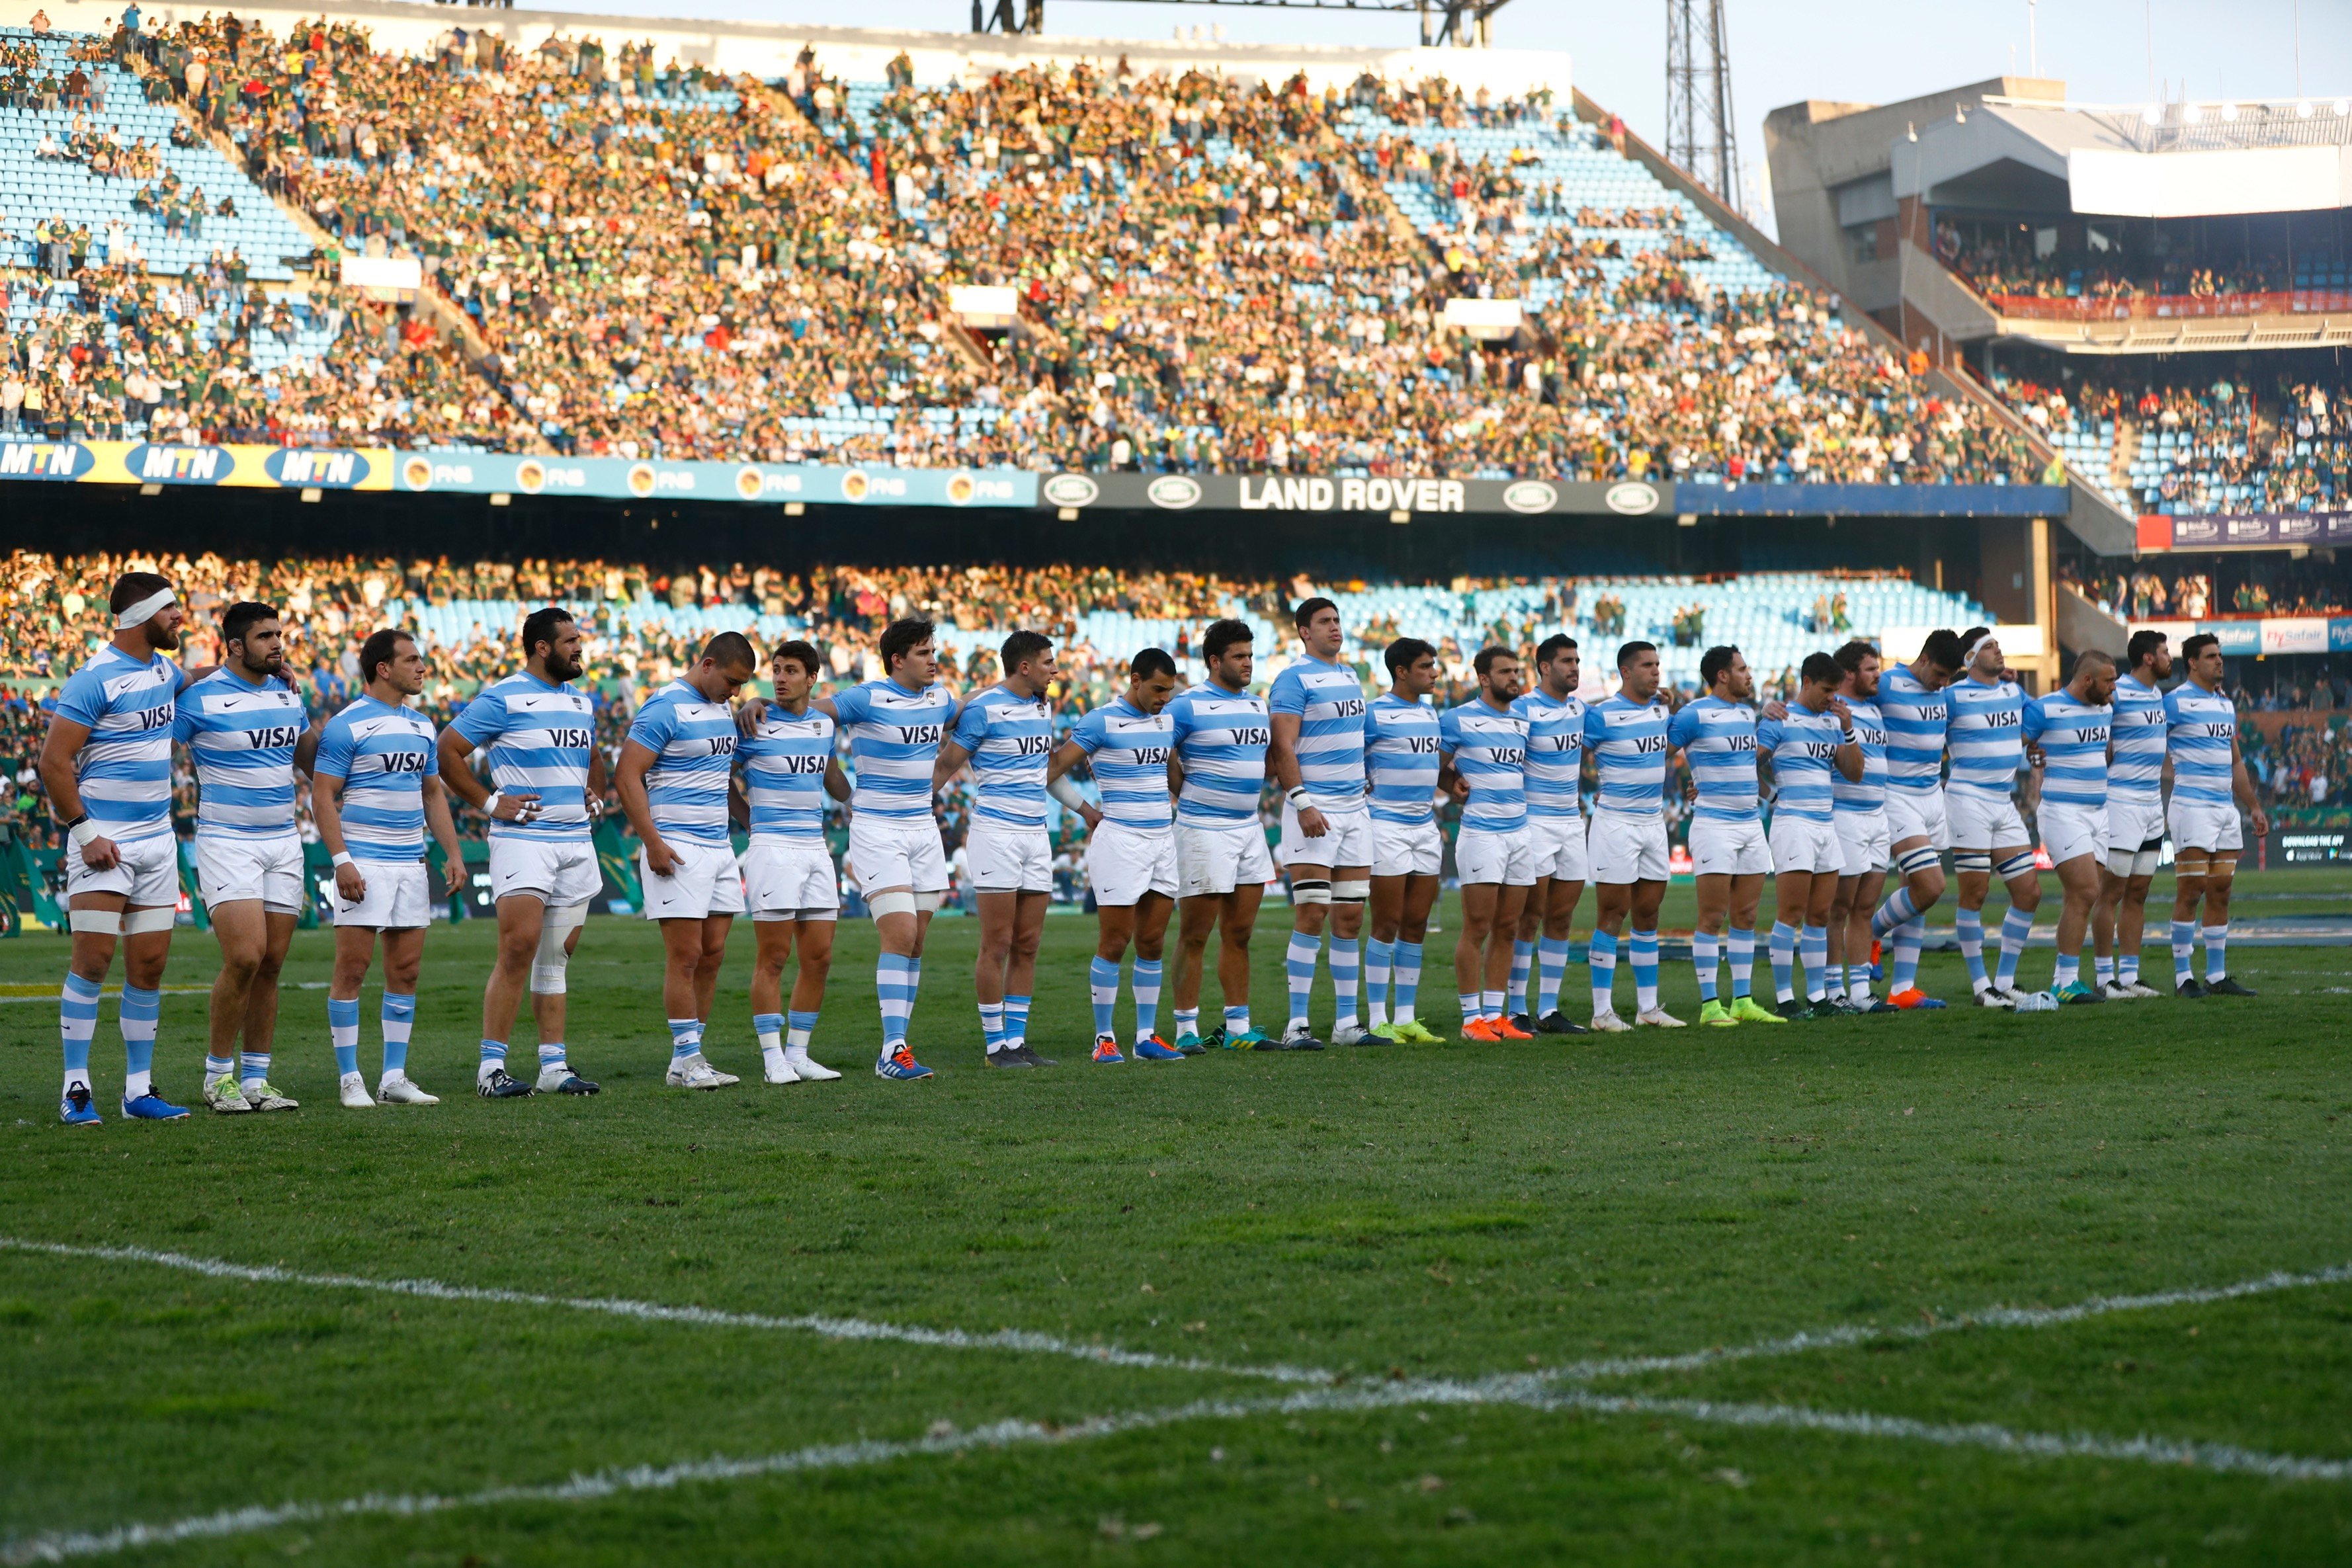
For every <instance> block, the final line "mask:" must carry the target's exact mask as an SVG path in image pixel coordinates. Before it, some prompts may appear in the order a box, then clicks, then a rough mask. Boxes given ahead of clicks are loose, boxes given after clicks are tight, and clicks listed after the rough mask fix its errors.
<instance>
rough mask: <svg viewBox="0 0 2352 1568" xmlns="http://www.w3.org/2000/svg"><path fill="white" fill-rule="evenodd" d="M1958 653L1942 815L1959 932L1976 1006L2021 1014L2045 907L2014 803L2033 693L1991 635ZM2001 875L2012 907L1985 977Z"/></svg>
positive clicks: (1972, 635) (1980, 635)
mask: <svg viewBox="0 0 2352 1568" xmlns="http://www.w3.org/2000/svg"><path fill="white" fill-rule="evenodd" d="M1960 647H1961V664H1962V667H1963V668H1964V669H1965V670H1966V671H1967V674H1966V675H1965V676H1964V677H1963V678H1962V679H1960V680H1958V681H1955V682H1954V683H1953V684H1952V685H1950V686H1949V687H1948V689H1947V690H1946V691H1945V693H1944V695H1945V696H1946V697H1947V698H1948V700H1949V701H1950V704H1951V728H1950V730H1949V732H1948V734H1947V736H1946V737H1945V745H1946V746H1947V747H1948V749H1949V750H1950V752H1951V758H1952V776H1951V779H1949V781H1948V782H1947V783H1946V784H1945V786H1944V814H1945V819H1946V821H1948V822H1949V823H1950V824H1951V830H1952V869H1953V870H1954V871H1955V872H1957V873H1958V879H1957V880H1958V883H1959V884H1960V898H1959V907H1958V909H1956V910H1954V911H1953V913H1952V925H1953V927H1954V929H1955V930H1957V931H1958V934H1959V939H1960V956H1961V958H1962V959H1964V960H1965V961H1966V962H1967V964H1968V966H1969V985H1970V986H1971V987H1972V988H1974V990H1975V992H1976V1004H1977V1006H1979V1007H1980V1008H2013V1007H2015V1006H2016V1005H2017V991H2016V988H2014V986H2013V985H2012V984H2011V982H2012V981H2014V980H2015V979H2016V978H2017V961H2018V959H2019V958H2020V957H2021V956H2023V954H2024V952H2025V943H2026V938H2027V937H2029V936H2032V934H2033V912H2034V910H2036V909H2037V908H2039V907H2040V906H2041V904H2042V873H2040V872H2039V871H2037V870H2036V869H2035V868H2034V864H2033V840H2032V836H2031V835H2030V834H2028V833H2027V832H2026V831H2025V820H2024V818H2023V817H2022V816H2021V815H2020V814H2019V812H2018V810H2017V803H2016V800H2015V799H2014V797H2015V793H2016V789H2017V776H2018V773H2019V771H2020V770H2021V769H2022V768H2023V767H2024V766H2025V741H2024V736H2023V730H2024V725H2025V688H2024V687H2022V686H2021V685H2018V684H2017V683H2016V682H2015V681H2013V680H2011V679H2010V678H2009V662H2008V660H2007V659H2005V658H2004V657H2002V655H2001V651H2000V639H1999V638H1997V637H1995V636H1994V635H1993V634H1992V632H1991V629H1990V628H1989V627H1984V626H1979V627H1976V628H1974V629H1972V630H1970V631H1969V632H1965V633H1963V634H1962V636H1961V638H1960ZM1994 873H2000V880H2001V882H2002V883H2004V884H2005V885H2006V886H2007V887H2008V889H2009V910H2008V913H2006V914H2004V915H2002V916H2001V920H2000V956H1999V957H1998V959H1996V960H1995V962H1994V965H1993V967H1992V970H1991V972H1990V973H1987V972H1986V968H1985V960H1984V903H1985V895H1986V894H1988V893H1989V892H1990V890H1991V887H1992V879H1993V875H1994Z"/></svg>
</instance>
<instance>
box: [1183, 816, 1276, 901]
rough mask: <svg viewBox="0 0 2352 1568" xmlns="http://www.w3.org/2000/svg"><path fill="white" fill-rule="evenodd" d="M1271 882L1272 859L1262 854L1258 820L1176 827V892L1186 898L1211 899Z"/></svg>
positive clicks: (1189, 824) (1263, 851)
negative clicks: (1226, 824)
mask: <svg viewBox="0 0 2352 1568" xmlns="http://www.w3.org/2000/svg"><path fill="white" fill-rule="evenodd" d="M1273 880H1274V860H1273V857H1271V856H1270V855H1268V854H1267V853H1266V852H1265V830H1264V829H1262V828H1260V827H1259V826H1258V824H1257V819H1255V817H1253V818H1251V819H1250V820H1249V821H1246V822H1236V823H1234V825H1233V826H1232V827H1229V828H1208V827H1197V826H1195V825H1193V824H1192V823H1190V822H1183V821H1179V822H1178V823H1177V824H1176V891H1177V893H1178V894H1180V895H1181V896H1182V897H1185V898H1210V897H1216V896H1220V895H1222V894H1228V893H1231V892H1233V890H1234V889H1235V888H1237V887H1243V886H1257V887H1263V886H1265V884H1266V883H1269V882H1272V881H1273Z"/></svg>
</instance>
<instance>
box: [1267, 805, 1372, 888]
mask: <svg viewBox="0 0 2352 1568" xmlns="http://www.w3.org/2000/svg"><path fill="white" fill-rule="evenodd" d="M1321 810H1322V812H1323V821H1324V822H1325V824H1326V827H1325V831H1324V833H1323V836H1322V837H1321V838H1319V839H1310V838H1308V837H1307V835H1306V834H1305V833H1303V832H1301V831H1299V830H1298V808H1297V807H1296V806H1294V805H1292V804H1291V803H1290V802H1289V801H1288V800H1285V801H1283V803H1282V863H1283V865H1284V866H1285V867H1294V866H1301V865H1319V866H1321V867H1322V868H1323V869H1324V870H1326V871H1337V870H1339V868H1340V867H1341V866H1369V865H1370V864H1371V863H1372V813H1371V810H1370V808H1369V807H1366V806H1357V807H1355V808H1354V809H1353V810H1333V809H1332V808H1331V807H1329V806H1325V807H1323V808H1321Z"/></svg>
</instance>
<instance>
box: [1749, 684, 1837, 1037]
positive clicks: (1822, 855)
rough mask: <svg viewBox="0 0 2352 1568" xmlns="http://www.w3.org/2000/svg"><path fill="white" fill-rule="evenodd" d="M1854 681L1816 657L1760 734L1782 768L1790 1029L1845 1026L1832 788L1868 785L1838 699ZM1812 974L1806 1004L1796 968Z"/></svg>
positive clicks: (1777, 921)
mask: <svg viewBox="0 0 2352 1568" xmlns="http://www.w3.org/2000/svg"><path fill="white" fill-rule="evenodd" d="M1844 679H1845V671H1844V670H1843V669H1841V668H1840V667H1839V666H1838V662H1837V661H1836V660H1835V659H1833V658H1832V657H1831V656H1830V655H1829V654H1827V653H1808V654H1806V655H1805V662H1804V663H1803V664H1801V665H1799V666H1798V669H1797V680H1798V686H1797V695H1795V697H1793V698H1792V699H1791V700H1790V702H1789V703H1788V704H1787V705H1785V706H1784V707H1783V708H1782V709H1781V716H1780V717H1778V718H1768V719H1766V720H1765V721H1764V722H1763V723H1762V724H1760V725H1759V726H1758V727H1757V730H1756V752H1757V755H1758V757H1759V758H1762V759H1763V760H1765V761H1766V762H1769V764H1770V766H1771V768H1772V782H1773V799H1772V831H1771V850H1772V872H1773V877H1772V884H1773V894H1774V896H1775V899H1776V901H1777V907H1776V908H1775V910H1774V912H1773V921H1772V937H1771V955H1772V980H1773V986H1774V989H1775V992H1776V994H1777V996H1778V998H1779V1000H1780V1016H1781V1017H1782V1018H1784V1019H1794V1018H1811V1019H1825V1018H1835V1017H1837V1016H1838V1015H1839V1014H1840V1013H1842V1012H1843V1011H1844V1010H1846V1009H1843V1007H1841V1006H1840V1005H1839V1004H1838V1003H1836V1002H1833V1001H1832V1000H1830V998H1829V967H1830V934H1829V918H1830V907H1831V905H1832V904H1834V903H1835V902H1836V901H1837V884H1838V877H1839V875H1840V873H1843V871H1844V869H1845V854H1844V852H1843V850H1842V849H1840V848H1839V846H1838V841H1837V831H1836V827H1835V812H1834V809H1833V806H1832V789H1831V782H1830V781H1831V780H1832V779H1835V778H1841V777H1842V778H1843V779H1845V780H1846V781H1847V782H1848V783H1855V782H1859V781H1860V779H1861V778H1862V741H1861V737H1858V736H1857V735H1855V734H1854V732H1853V714H1852V713H1851V712H1850V711H1849V710H1848V709H1847V707H1846V706H1845V699H1844V698H1843V697H1842V696H1840V695H1838V686H1839V685H1840V684H1841V683H1842V682H1843V680H1844ZM1800 958H1801V961H1802V963H1803V965H1804V969H1805V999H1804V1000H1803V1001H1801V1002H1800V1001H1799V1000H1797V990H1796V986H1795V974H1794V968H1795V964H1794V962H1793V961H1794V960H1798V959H1800Z"/></svg>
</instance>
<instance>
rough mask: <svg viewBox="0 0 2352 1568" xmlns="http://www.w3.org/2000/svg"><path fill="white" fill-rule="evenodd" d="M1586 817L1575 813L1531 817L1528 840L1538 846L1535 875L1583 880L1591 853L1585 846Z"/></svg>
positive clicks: (1555, 878) (1566, 880) (1530, 815)
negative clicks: (1565, 815)
mask: <svg viewBox="0 0 2352 1568" xmlns="http://www.w3.org/2000/svg"><path fill="white" fill-rule="evenodd" d="M1584 833H1585V827H1584V819H1583V818H1582V817H1581V816H1575V817H1538V816H1536V815H1534V814H1532V813H1530V814H1529V815H1528V842H1529V843H1530V844H1532V845H1534V846H1535V857H1536V864H1535V871H1536V878H1537V880H1538V881H1541V880H1542V879H1543V878H1545V877H1549V878H1551V879H1552V881H1554V882H1582V881H1584V880H1585V874H1584V873H1585V866H1586V863H1587V862H1588V860H1589V858H1590V857H1589V856H1588V855H1587V853H1586V852H1585V847H1584Z"/></svg>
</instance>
